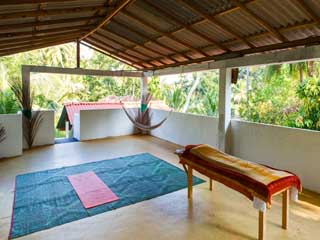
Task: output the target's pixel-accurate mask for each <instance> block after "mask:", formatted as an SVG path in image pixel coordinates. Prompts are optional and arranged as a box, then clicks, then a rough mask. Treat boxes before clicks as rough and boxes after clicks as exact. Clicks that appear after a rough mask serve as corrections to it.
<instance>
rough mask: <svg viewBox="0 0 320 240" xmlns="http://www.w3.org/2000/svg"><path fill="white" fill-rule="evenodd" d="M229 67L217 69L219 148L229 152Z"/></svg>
mask: <svg viewBox="0 0 320 240" xmlns="http://www.w3.org/2000/svg"><path fill="white" fill-rule="evenodd" d="M231 75H232V74H231V68H220V69H219V129H218V131H219V139H218V140H219V141H218V144H219V149H220V150H221V151H224V152H230V144H229V137H228V135H229V129H230V124H231Z"/></svg>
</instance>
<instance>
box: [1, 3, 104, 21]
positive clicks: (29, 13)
mask: <svg viewBox="0 0 320 240" xmlns="http://www.w3.org/2000/svg"><path fill="white" fill-rule="evenodd" d="M104 9H105V7H103V6H97V7H75V8H66V9H61V8H59V9H41V10H36V11H23V12H10V13H1V14H0V19H2V20H4V19H14V18H27V17H41V16H52V15H65V14H75V13H85V12H95V11H97V10H104Z"/></svg>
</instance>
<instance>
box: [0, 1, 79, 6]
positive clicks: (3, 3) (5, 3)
mask: <svg viewBox="0 0 320 240" xmlns="http://www.w3.org/2000/svg"><path fill="white" fill-rule="evenodd" d="M73 1H74V0H2V1H0V6H3V5H15V4H34V3H53V2H73Z"/></svg>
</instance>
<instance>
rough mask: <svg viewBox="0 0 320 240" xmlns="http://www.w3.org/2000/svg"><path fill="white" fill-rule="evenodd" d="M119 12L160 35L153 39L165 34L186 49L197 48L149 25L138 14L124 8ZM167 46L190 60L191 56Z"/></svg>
mask: <svg viewBox="0 0 320 240" xmlns="http://www.w3.org/2000/svg"><path fill="white" fill-rule="evenodd" d="M121 14H123V15H126V16H128V17H130V18H132V19H134V20H135V21H137V22H139V23H140V24H142V25H144V26H145V27H148V28H150V29H152V30H153V31H155V32H157V33H158V34H159V35H160V37H158V38H156V39H155V41H158V40H159V39H160V38H162V37H164V36H165V37H167V38H169V39H171V40H173V41H175V42H177V43H179V44H181V45H183V46H184V47H186V48H188V49H191V50H194V51H197V49H195V48H193V47H190V46H188V44H187V45H186V44H185V43H183V42H182V41H180V40H176V38H175V37H174V36H171V34H169V33H166V32H163V31H161V30H160V29H159V28H157V27H155V26H152V25H151V24H150V23H148V22H147V21H144V20H143V19H142V18H140V17H138V16H136V15H134V14H132V13H130V12H128V11H126V10H122V11H121ZM167 48H168V49H171V50H172V52H175V53H176V54H178V55H182V56H183V57H184V58H186V59H189V60H191V58H190V57H189V56H188V55H186V54H183V53H181V52H178V51H177V50H175V49H173V48H171V47H167ZM197 52H198V51H197Z"/></svg>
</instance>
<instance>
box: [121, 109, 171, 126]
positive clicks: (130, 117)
mask: <svg viewBox="0 0 320 240" xmlns="http://www.w3.org/2000/svg"><path fill="white" fill-rule="evenodd" d="M122 109H123V110H124V112H125V114H126V115H127V117H128V118H129V120H130V121H131V122H132V123H133V125H134V126H135V127H136V128H138V129H140V130H143V131H150V130H153V129H156V128H158V127H160V126H161V125H162V124H163V123H164V122H165V121H166V120H167V119H168V118H169V116H170V114H171V113H172V110H170V112H169V113H168V115H167V116H166V117H165V118H164V119H163V120H161V121H160V122H159V123H157V124H155V125H152V126H149V125H144V124H142V123H139V122H138V121H136V120H135V119H134V118H133V117H132V116H131V115H130V114H129V112H128V110H127V109H126V108H125V107H124V105H123V104H122ZM148 109H149V108H146V109H145V110H144V111H143V112H141V113H142V114H143V113H145V112H146V111H147V110H148Z"/></svg>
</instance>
